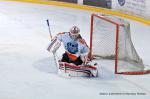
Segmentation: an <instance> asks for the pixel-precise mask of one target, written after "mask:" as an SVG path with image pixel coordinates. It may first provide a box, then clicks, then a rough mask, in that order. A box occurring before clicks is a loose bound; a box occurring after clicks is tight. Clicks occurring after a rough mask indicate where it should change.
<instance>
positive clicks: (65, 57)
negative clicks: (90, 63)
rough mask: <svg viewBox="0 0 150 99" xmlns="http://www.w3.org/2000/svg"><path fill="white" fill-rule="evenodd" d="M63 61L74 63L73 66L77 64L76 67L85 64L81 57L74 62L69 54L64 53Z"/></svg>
mask: <svg viewBox="0 0 150 99" xmlns="http://www.w3.org/2000/svg"><path fill="white" fill-rule="evenodd" d="M61 61H62V62H67V63H73V64H75V65H81V64H82V63H83V61H82V60H81V58H80V57H78V58H77V59H76V60H75V61H72V60H71V59H70V58H69V57H68V55H67V53H64V54H63V55H62V59H61Z"/></svg>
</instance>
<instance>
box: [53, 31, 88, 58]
mask: <svg viewBox="0 0 150 99" xmlns="http://www.w3.org/2000/svg"><path fill="white" fill-rule="evenodd" d="M56 38H57V39H58V40H59V41H61V42H62V43H63V44H64V48H65V50H66V52H67V53H68V56H69V57H70V58H71V59H72V60H75V59H76V58H78V57H79V56H80V55H87V54H88V53H89V47H88V46H87V44H86V42H85V40H84V39H82V38H81V37H80V38H78V39H77V40H74V39H73V38H71V36H70V34H69V32H63V33H59V34H58V35H57V36H56Z"/></svg>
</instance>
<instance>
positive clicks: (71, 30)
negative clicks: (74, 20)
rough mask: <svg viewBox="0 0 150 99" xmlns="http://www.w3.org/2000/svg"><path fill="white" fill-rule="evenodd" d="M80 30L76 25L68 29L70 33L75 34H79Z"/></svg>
mask: <svg viewBox="0 0 150 99" xmlns="http://www.w3.org/2000/svg"><path fill="white" fill-rule="evenodd" d="M79 32H80V29H79V28H78V27H77V26H73V27H72V28H71V29H70V33H72V34H74V35H76V34H79Z"/></svg>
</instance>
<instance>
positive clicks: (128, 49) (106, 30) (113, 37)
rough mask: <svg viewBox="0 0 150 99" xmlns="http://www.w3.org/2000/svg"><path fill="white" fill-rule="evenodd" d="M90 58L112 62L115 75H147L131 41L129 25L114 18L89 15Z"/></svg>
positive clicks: (148, 71)
mask: <svg viewBox="0 0 150 99" xmlns="http://www.w3.org/2000/svg"><path fill="white" fill-rule="evenodd" d="M90 32H91V33H90V50H91V53H90V58H98V57H99V59H109V60H114V63H115V64H114V69H115V70H114V71H115V74H131V75H132V74H133V75H136V74H147V73H150V70H145V69H144V64H143V62H142V59H141V58H140V57H139V55H138V54H137V52H136V50H135V48H134V45H133V43H132V41H131V34H130V24H129V23H128V22H127V21H125V20H123V19H121V18H117V17H114V16H109V15H96V14H92V15H91V31H90Z"/></svg>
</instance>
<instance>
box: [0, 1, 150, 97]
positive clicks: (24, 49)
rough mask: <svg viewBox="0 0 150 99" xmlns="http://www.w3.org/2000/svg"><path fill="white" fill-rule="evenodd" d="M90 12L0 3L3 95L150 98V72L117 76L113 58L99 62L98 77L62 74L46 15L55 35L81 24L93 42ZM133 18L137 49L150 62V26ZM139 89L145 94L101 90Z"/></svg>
mask: <svg viewBox="0 0 150 99" xmlns="http://www.w3.org/2000/svg"><path fill="white" fill-rule="evenodd" d="M90 14H91V12H88V11H80V10H75V9H67V8H60V7H54V6H48V5H39V4H37V5H36V4H27V3H15V2H0V99H91V98H93V99H107V98H109V99H110V98H112V99H117V98H118V99H120V98H121V99H127V98H128V99H130V98H133V97H134V98H135V97H136V99H149V95H150V84H149V82H150V79H149V78H150V75H140V76H127V75H126V76H125V75H114V66H113V62H112V61H106V60H102V61H100V62H99V65H100V67H99V77H98V78H71V79H67V78H62V77H59V76H58V75H57V69H56V67H55V65H54V60H53V56H52V54H50V53H49V52H47V51H46V48H47V46H48V44H49V42H50V37H49V33H48V27H47V25H46V20H47V19H49V20H50V24H51V31H52V34H53V35H55V34H57V33H58V32H62V31H68V30H69V29H70V27H71V26H72V25H77V26H79V27H80V28H81V35H82V36H83V37H84V38H85V39H86V40H87V42H88V43H89V30H90V25H89V24H90ZM130 22H131V32H132V40H133V43H134V45H135V48H136V50H137V52H138V54H139V55H140V56H141V57H142V59H143V61H144V63H145V64H146V65H149V66H150V61H149V59H150V53H149V51H150V46H149V42H150V39H149V38H150V27H149V26H146V25H143V24H140V23H138V22H134V21H130ZM59 52H60V53H62V52H63V51H62V50H59ZM60 53H59V54H58V56H60V55H61V54H60ZM102 64H103V65H102ZM137 92H139V93H145V94H146V95H101V94H102V93H106V94H109V93H137Z"/></svg>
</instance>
